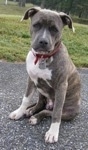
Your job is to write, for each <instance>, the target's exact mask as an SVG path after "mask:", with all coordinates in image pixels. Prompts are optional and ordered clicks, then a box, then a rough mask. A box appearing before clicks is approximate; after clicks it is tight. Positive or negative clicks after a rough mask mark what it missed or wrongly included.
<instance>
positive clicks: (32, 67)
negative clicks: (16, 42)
mask: <svg viewBox="0 0 88 150" xmlns="http://www.w3.org/2000/svg"><path fill="white" fill-rule="evenodd" d="M35 59H36V58H35V56H34V55H33V53H32V51H29V53H28V55H27V58H26V68H27V72H28V74H29V76H30V78H31V80H32V81H33V82H34V83H35V84H37V79H38V78H42V79H43V80H45V81H46V80H51V76H52V70H49V69H48V68H45V69H40V68H39V61H38V62H37V64H35V63H34V62H35Z"/></svg>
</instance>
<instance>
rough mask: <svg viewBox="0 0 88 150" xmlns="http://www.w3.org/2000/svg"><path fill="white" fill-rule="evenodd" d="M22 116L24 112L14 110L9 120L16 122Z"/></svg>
mask: <svg viewBox="0 0 88 150" xmlns="http://www.w3.org/2000/svg"><path fill="white" fill-rule="evenodd" d="M23 115H24V111H22V110H21V109H20V108H18V109H16V110H15V111H13V112H12V113H10V115H9V118H10V119H13V120H18V119H20V118H21V117H22V116H23Z"/></svg>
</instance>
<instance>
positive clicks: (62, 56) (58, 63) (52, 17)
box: [23, 8, 80, 122]
mask: <svg viewBox="0 0 88 150" xmlns="http://www.w3.org/2000/svg"><path fill="white" fill-rule="evenodd" d="M28 13H29V14H28ZM29 17H31V34H32V47H33V48H34V49H37V48H39V45H38V42H39V39H40V38H41V36H42V34H43V30H41V32H39V33H37V38H35V37H36V32H37V31H35V30H34V29H33V25H34V24H36V22H41V23H42V24H43V26H44V25H45V26H49V25H51V24H54V25H55V26H56V27H57V28H58V30H59V32H58V33H56V34H55V35H54V36H52V37H50V35H49V34H48V33H47V40H48V39H50V38H52V39H51V40H49V44H48V47H47V49H50V47H53V48H54V47H55V44H56V43H57V42H58V41H61V35H62V29H63V27H64V25H68V27H69V28H72V20H71V18H70V17H69V16H67V15H66V14H65V15H63V14H61V13H60V15H58V16H57V15H56V12H51V11H48V13H47V11H45V10H43V11H40V8H36V9H35V8H33V9H30V10H28V11H27V12H26V13H25V15H24V18H23V19H28V18H29ZM47 32H48V30H47ZM48 68H49V69H51V70H52V79H51V80H49V81H48V82H49V84H50V85H51V87H50V86H49V85H48V84H47V83H46V81H44V80H43V79H40V78H39V79H38V84H37V87H38V88H40V89H42V90H43V91H44V92H45V93H48V94H49V97H50V99H51V100H52V101H53V103H54V106H53V111H51V110H45V108H46V107H45V105H47V103H48V100H47V98H46V97H45V96H43V95H41V94H39V101H38V103H37V104H36V105H35V106H34V107H32V108H29V109H28V110H27V113H26V114H27V116H30V115H34V116H35V117H36V118H37V119H38V122H39V121H40V120H41V119H43V118H44V117H46V116H52V122H56V121H57V122H59V121H60V119H61V118H62V119H63V120H71V119H73V118H74V117H75V116H76V115H77V114H78V112H79V106H80V77H79V74H78V71H77V69H76V67H75V65H74V64H73V62H72V60H71V59H70V57H69V55H68V52H67V49H66V47H65V46H64V44H63V43H62V42H61V46H60V48H59V51H58V52H57V53H56V54H55V55H54V56H53V61H52V63H50V64H49V65H48ZM30 83H31V80H30V82H29V84H28V89H27V92H26V96H28V94H30V90H31V88H29V85H30ZM30 87H31V85H30ZM40 111H41V112H40ZM30 112H32V114H31V113H30ZM36 113H37V114H36ZM41 116H42V117H41Z"/></svg>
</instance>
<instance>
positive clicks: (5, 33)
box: [0, 3, 88, 67]
mask: <svg viewBox="0 0 88 150" xmlns="http://www.w3.org/2000/svg"><path fill="white" fill-rule="evenodd" d="M2 6H3V7H5V8H6V7H11V6H13V5H12V4H11V3H10V6H9V5H8V6H4V5H2V4H1V5H0V12H2V14H1V13H0V14H1V15H0V59H2V60H6V61H10V62H21V61H25V58H26V55H27V53H28V51H29V47H30V43H31V37H30V33H29V26H30V21H23V22H20V19H21V16H22V14H24V11H25V10H26V9H28V7H30V5H27V6H26V8H20V9H19V7H18V6H16V10H15V6H13V9H12V8H11V9H12V10H13V13H11V12H12V10H11V9H10V8H9V9H8V10H6V9H5V10H4V9H3V8H2ZM1 8H2V10H1ZM17 9H18V10H17ZM24 9H25V10H24ZM5 12H6V14H5ZM7 14H11V15H7ZM12 14H13V15H12ZM17 14H18V15H17ZM74 26H75V28H76V33H72V31H70V30H69V29H68V28H67V27H66V28H65V29H64V32H63V42H64V43H65V45H66V46H67V48H68V51H69V54H70V56H71V58H72V60H73V62H74V63H75V65H76V66H77V67H88V26H87V25H80V24H74Z"/></svg>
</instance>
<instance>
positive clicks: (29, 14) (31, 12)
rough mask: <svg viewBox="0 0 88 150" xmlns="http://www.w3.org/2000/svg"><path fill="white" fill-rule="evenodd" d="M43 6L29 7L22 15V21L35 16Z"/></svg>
mask: <svg viewBox="0 0 88 150" xmlns="http://www.w3.org/2000/svg"><path fill="white" fill-rule="evenodd" d="M40 9H41V8H40V7H33V8H30V9H28V10H27V11H26V12H25V14H24V16H23V17H22V19H21V21H23V20H27V19H28V18H29V17H30V18H31V17H33V16H34V15H35V14H36V13H37V12H38V11H39V10H40Z"/></svg>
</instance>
